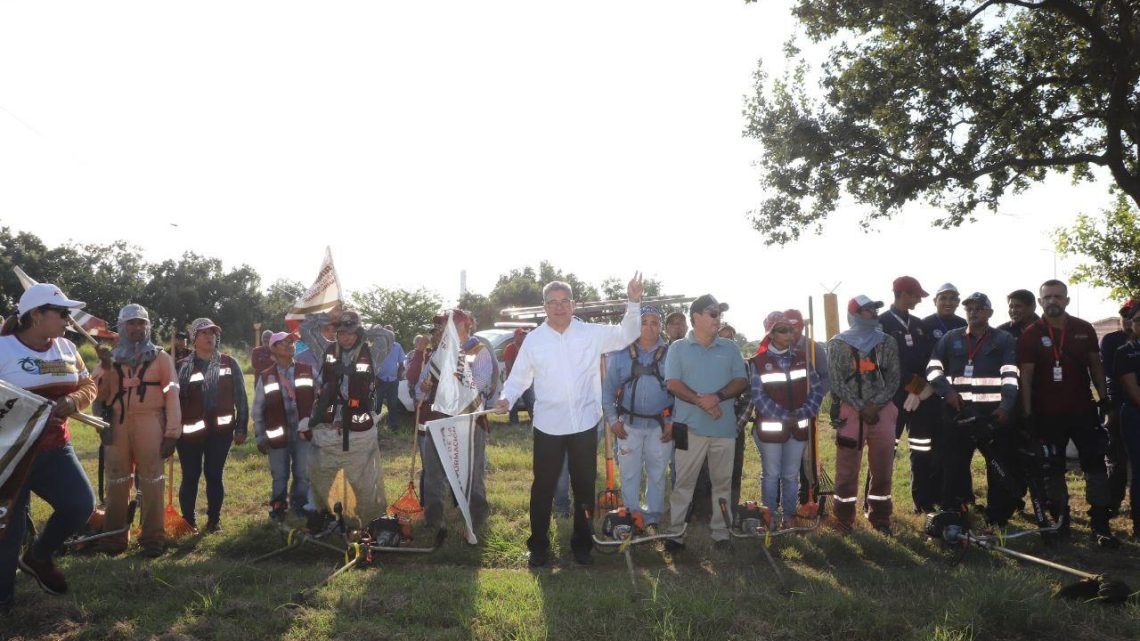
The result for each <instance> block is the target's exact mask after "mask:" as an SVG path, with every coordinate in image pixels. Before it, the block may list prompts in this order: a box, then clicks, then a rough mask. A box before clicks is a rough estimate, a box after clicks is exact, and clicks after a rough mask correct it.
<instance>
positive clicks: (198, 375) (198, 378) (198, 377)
mask: <svg viewBox="0 0 1140 641" xmlns="http://www.w3.org/2000/svg"><path fill="white" fill-rule="evenodd" d="M204 380H206V375H205V374H203V373H202V372H194V373H193V374H191V375H190V382H191V383H201V382H202V381H204Z"/></svg>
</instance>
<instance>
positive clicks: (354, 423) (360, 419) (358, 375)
mask: <svg viewBox="0 0 1140 641" xmlns="http://www.w3.org/2000/svg"><path fill="white" fill-rule="evenodd" d="M340 351H341V350H340V345H338V344H336V343H333V344H332V345H330V346H329V348H328V350H327V351H326V352H325V360H324V363H323V364H322V365H321V384H322V385H325V386H328V385H332V386H333V388H332V390H330V391H329V392H328V393H329V394H331V395H332V397H333V398H334V399H335V398H339V396H340V376H338V373H337V369H338V368H337V362H338V361H339V360H340ZM345 375H346V376H348V399H340V401H341V402H347V403H348V425H347V426H346V427H348V429H350V430H352V431H353V432H365V431H368V430H369V429H371V428H372V414H371V412H370V411H369V410H370V409H371V407H372V381H373V380H374V379H375V377H376V374H375V370H374V368H373V365H372V350H371V348H370V346H369V345H368V343H365V342H363V341H362V342H361V344H360V351H359V353H357V356H356V361H355V362H354V363H353V364H352V369H351V370H350V371H348V372H346V373H345ZM338 405H339V403H329V404H328V406H327V408H326V409H325V412H324V416H321V417H319V422H320V423H327V424H330V425H331V424H332V423H333V421H334V420H336V419H337V418H338V417H337V416H336V412H337V409H338ZM342 416H343V414H342Z"/></svg>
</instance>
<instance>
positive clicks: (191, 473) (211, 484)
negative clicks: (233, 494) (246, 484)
mask: <svg viewBox="0 0 1140 641" xmlns="http://www.w3.org/2000/svg"><path fill="white" fill-rule="evenodd" d="M233 443H234V434H233V432H225V433H222V434H219V433H217V432H210V434H209V435H207V436H206V440H205V441H203V442H201V443H186V442H183V441H178V463H179V464H180V465H181V467H182V483H181V484H180V485H179V487H178V505H179V507H180V508H182V518H184V519H186V522H187V523H189V524H190V525H197V520H196V519H195V515H194V505H195V503H197V502H198V480H199V479H201V478H202V473H203V471H204V472H205V474H206V519H207V521H217V520H218V517H219V516H221V514H222V500H223V499H225V497H226V487H225V485H224V484H223V483H222V472H223V470H224V469H225V467H226V457H228V456H229V454H230V446H232V445H233Z"/></svg>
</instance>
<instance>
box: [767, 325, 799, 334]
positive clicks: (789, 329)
mask: <svg viewBox="0 0 1140 641" xmlns="http://www.w3.org/2000/svg"><path fill="white" fill-rule="evenodd" d="M795 331H796V329H795V328H794V327H788V326H787V325H781V326H779V327H773V328H772V333H773V334H791V333H793V332H795Z"/></svg>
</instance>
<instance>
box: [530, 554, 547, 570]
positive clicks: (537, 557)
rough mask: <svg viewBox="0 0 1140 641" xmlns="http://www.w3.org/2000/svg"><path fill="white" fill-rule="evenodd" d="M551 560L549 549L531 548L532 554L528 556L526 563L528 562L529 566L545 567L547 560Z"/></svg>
mask: <svg viewBox="0 0 1140 641" xmlns="http://www.w3.org/2000/svg"><path fill="white" fill-rule="evenodd" d="M549 560H550V552H549V551H547V550H543V551H541V552H537V551H535V550H531V552H530V554H529V555H528V556H527V559H526V564H527V567H531V568H541V567H544V566H545V565H546V563H547V561H549Z"/></svg>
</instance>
